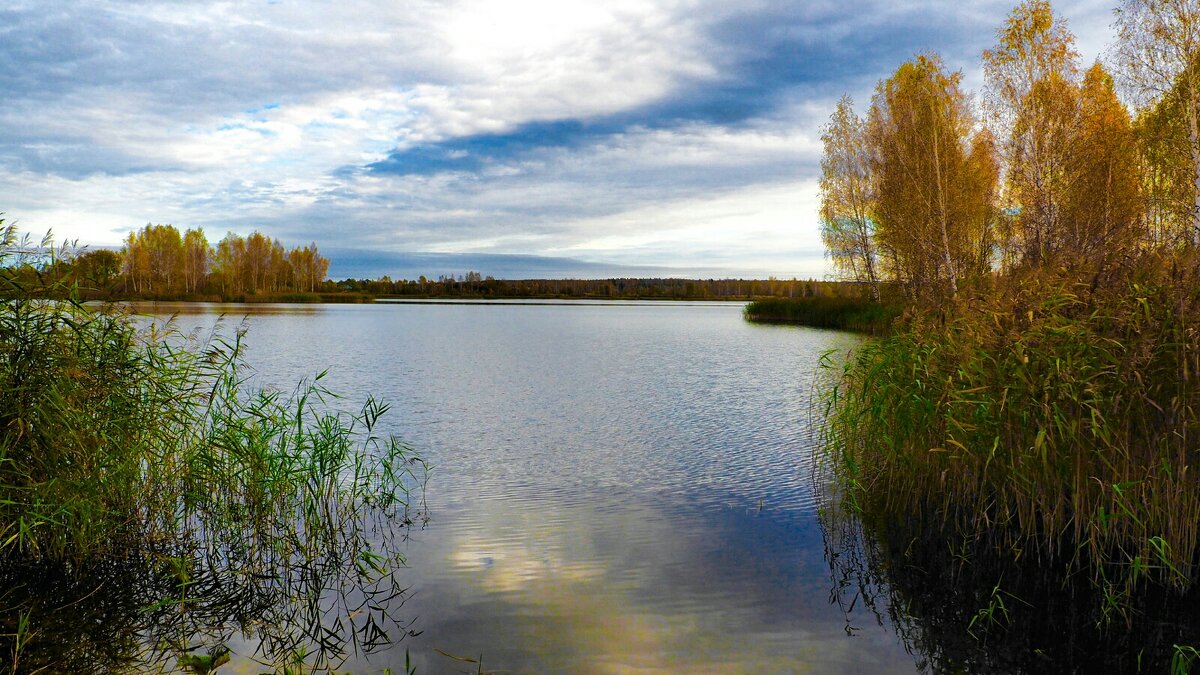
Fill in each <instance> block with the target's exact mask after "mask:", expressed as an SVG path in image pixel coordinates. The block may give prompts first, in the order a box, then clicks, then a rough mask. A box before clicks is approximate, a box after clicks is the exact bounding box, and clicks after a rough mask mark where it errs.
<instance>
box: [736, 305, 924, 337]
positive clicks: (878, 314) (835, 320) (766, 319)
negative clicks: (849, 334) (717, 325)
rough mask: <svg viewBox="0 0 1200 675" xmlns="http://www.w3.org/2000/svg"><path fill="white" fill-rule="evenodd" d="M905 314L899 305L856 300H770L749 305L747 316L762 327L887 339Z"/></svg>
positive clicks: (746, 310) (747, 306)
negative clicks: (827, 330) (800, 328)
mask: <svg viewBox="0 0 1200 675" xmlns="http://www.w3.org/2000/svg"><path fill="white" fill-rule="evenodd" d="M902 312H903V305H902V304H900V303H884V302H879V301H876V300H871V299H870V298H864V297H853V296H827V297H822V296H817V297H812V298H769V299H765V300H754V301H752V302H750V303H748V304H747V305H746V309H745V312H744V313H745V316H746V319H748V320H750V321H757V322H760V323H781V324H796V325H799V326H809V327H812V328H833V329H837V330H847V331H853V332H857V333H866V334H869V335H884V334H886V333H887V332H888V330H890V329H891V327H892V324H893V323H894V322H895V321H896V320H897V318H899V316H900V315H901V313H902Z"/></svg>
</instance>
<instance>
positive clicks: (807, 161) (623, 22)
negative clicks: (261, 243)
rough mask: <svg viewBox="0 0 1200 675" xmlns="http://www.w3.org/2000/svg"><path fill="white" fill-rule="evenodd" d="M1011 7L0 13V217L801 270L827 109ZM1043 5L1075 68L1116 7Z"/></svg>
mask: <svg viewBox="0 0 1200 675" xmlns="http://www.w3.org/2000/svg"><path fill="white" fill-rule="evenodd" d="M1011 7H1012V3H1010V2H968V3H964V2H934V1H927V2H907V1H904V0H901V1H899V2H886V1H880V2H845V1H829V2H827V1H822V0H819V1H817V2H795V1H793V2H755V1H753V0H750V1H745V2H736V3H731V2H725V1H712V0H671V1H662V2H641V1H638V0H608V1H605V2H587V1H582V0H546V1H520V0H505V1H504V2H498V1H492V2H481V1H471V0H468V1H460V0H428V1H426V0H403V1H400V2H397V1H396V0H378V1H376V0H343V1H341V2H337V3H327V2H292V1H290V0H273V1H268V0H261V1H253V2H251V1H244V2H237V1H223V2H201V1H191V0H186V1H185V0H162V1H158V2H155V1H149V0H147V1H142V2H128V1H125V0H121V1H108V2H102V1H92V0H71V1H61V2H59V1H55V0H31V1H26V0H15V1H14V0H8V1H6V2H0V92H3V93H4V101H3V105H0V211H3V212H6V217H8V218H9V219H16V220H17V221H18V222H19V224H20V226H21V227H22V229H23V230H25V231H27V232H31V233H34V234H40V233H41V232H44V231H45V230H46V229H52V230H53V231H54V232H55V233H56V235H57V236H58V237H60V238H64V237H65V238H71V239H78V240H79V241H80V243H83V244H90V245H101V246H102V245H116V244H118V243H119V242H120V240H121V239H122V238H124V236H125V235H126V234H127V233H128V232H129V231H130V230H132V229H136V228H138V227H141V226H142V225H144V224H146V223H148V222H154V223H172V224H174V225H176V226H177V227H179V228H180V229H183V228H188V227H203V228H204V229H205V231H206V232H207V233H208V235H209V238H210V240H214V241H215V240H217V239H219V238H220V237H221V236H223V235H224V233H225V232H228V231H234V232H238V233H241V234H248V233H249V232H250V231H252V230H255V229H257V230H261V231H262V232H264V233H267V234H268V235H270V236H274V237H277V238H279V239H280V240H281V241H282V242H284V243H285V244H300V243H307V242H309V241H316V242H317V244H318V245H319V246H320V247H321V248H322V249H327V250H330V251H332V250H334V249H336V250H337V251H338V256H337V257H335V258H334V263H335V264H334V267H333V269H332V270H331V273H332V275H333V276H335V277H339V276H340V275H339V272H343V273H344V274H345V275H349V274H354V275H355V276H378V275H382V274H392V276H404V275H406V274H407V273H408V272H410V271H416V269H417V268H413V267H412V266H411V265H412V264H417V265H420V264H425V263H423V262H421V261H430V262H429V263H428V264H430V265H435V264H436V265H437V267H431V269H429V270H428V271H427V273H429V274H432V275H436V274H441V273H455V272H465V271H467V270H469V269H478V270H479V271H482V272H484V273H485V274H488V273H495V274H496V276H506V277H520V276H547V275H550V274H553V275H555V276H580V277H590V276H598V275H599V274H600V273H601V272H604V273H606V274H607V273H612V274H620V273H623V272H627V273H629V274H631V275H645V274H649V273H655V274H658V275H673V276H685V277H711V276H737V277H766V276H769V275H774V276H779V277H792V276H799V277H817V278H820V277H823V276H825V275H826V274H827V273H828V269H827V266H826V263H825V261H824V259H823V255H822V250H821V244H820V238H819V235H818V231H817V214H816V212H817V203H818V194H817V178H818V175H819V161H820V152H821V147H820V127H821V125H822V124H823V123H824V122H825V120H826V119H827V118H828V115H829V113H830V112H831V110H832V108H833V104H834V102H835V101H836V99H837V98H838V97H839V96H840V95H841V94H842V93H850V94H851V95H852V96H854V98H855V100H856V102H857V103H858V107H859V108H860V109H862V108H865V107H866V104H867V102H868V101H869V98H870V93H871V91H872V89H873V88H874V85H875V83H876V82H877V81H878V80H879V79H880V78H883V77H886V76H887V75H889V74H890V72H891V71H892V70H894V69H895V67H896V66H897V65H899V63H901V62H902V61H904V60H906V59H908V58H910V57H911V56H912V55H913V54H914V53H915V52H918V51H923V50H936V51H938V52H940V53H941V54H942V56H943V58H944V59H945V60H946V62H947V63H948V64H949V65H950V66H951V67H953V68H961V69H962V70H963V71H964V75H965V77H966V83H967V86H968V87H970V88H973V89H976V88H978V86H979V84H980V75H979V69H978V57H979V53H980V52H981V51H982V50H983V49H986V48H988V47H989V46H991V45H992V43H993V41H994V34H995V30H996V28H997V27H998V26H999V25H1000V24H1001V23H1002V22H1003V20H1004V18H1005V16H1006V15H1007V14H1008V12H1009V11H1010V9H1011ZM1056 9H1057V11H1058V12H1059V13H1060V14H1061V15H1063V16H1064V17H1066V19H1067V21H1068V25H1069V26H1070V28H1071V29H1072V30H1073V31H1074V32H1075V33H1076V34H1077V36H1078V38H1079V48H1080V51H1081V52H1082V55H1083V59H1084V62H1085V63H1090V62H1091V61H1092V60H1093V59H1094V58H1096V57H1097V56H1099V55H1100V54H1101V52H1102V50H1103V48H1104V47H1105V44H1106V42H1107V40H1109V36H1110V29H1109V24H1110V23H1111V19H1112V14H1111V6H1110V5H1108V4H1103V3H1096V2H1064V3H1058V4H1057V5H1056ZM417 253H420V254H427V253H436V254H438V255H433V256H421V255H417V256H414V255H413V254H417ZM414 261H415V262H414ZM488 265H492V266H494V267H495V268H496V270H501V269H502V270H504V271H503V273H498V272H493V271H492V270H490V269H487V266H488ZM523 265H524V266H523ZM400 267H404V272H403V273H401V270H400ZM481 267H482V268H483V269H481ZM523 270H528V272H527V273H525V272H523Z"/></svg>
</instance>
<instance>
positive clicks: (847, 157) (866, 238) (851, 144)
mask: <svg viewBox="0 0 1200 675" xmlns="http://www.w3.org/2000/svg"><path fill="white" fill-rule="evenodd" d="M821 141H822V142H823V143H824V145H825V154H824V155H823V156H822V158H821V240H822V241H823V242H824V243H825V250H826V252H827V253H828V255H829V257H830V259H831V260H832V261H833V265H834V267H835V268H836V269H837V270H838V271H839V272H840V273H841V274H842V276H843V278H846V279H850V280H852V281H861V282H865V283H866V284H868V286H869V287H870V289H871V295H872V298H874V299H876V300H878V299H879V281H880V272H879V269H878V267H879V252H878V250H877V246H876V244H875V220H874V219H875V216H876V203H875V194H874V180H873V176H872V173H871V146H870V144H869V143H868V142H867V126H866V122H865V121H863V120H861V119H859V117H858V115H856V114H855V113H854V109H853V102H852V101H851V100H850V97H849V96H843V97H842V99H841V100H840V101H838V105H837V109H836V110H835V111H834V113H833V115H832V116H831V117H830V119H829V124H828V125H826V127H825V128H824V130H823V133H822V134H821Z"/></svg>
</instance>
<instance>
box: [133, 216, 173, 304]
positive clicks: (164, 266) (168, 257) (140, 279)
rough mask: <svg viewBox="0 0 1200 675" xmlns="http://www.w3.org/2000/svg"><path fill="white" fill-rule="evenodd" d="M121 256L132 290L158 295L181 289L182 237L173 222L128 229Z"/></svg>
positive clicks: (166, 294) (169, 293)
mask: <svg viewBox="0 0 1200 675" xmlns="http://www.w3.org/2000/svg"><path fill="white" fill-rule="evenodd" d="M123 258H124V263H125V266H124V270H123V271H124V273H125V276H126V278H127V279H128V280H129V283H130V285H132V287H133V291H134V293H137V294H146V295H153V296H159V297H161V296H168V295H173V294H176V293H179V292H181V291H182V290H183V271H184V253H183V239H182V238H181V237H180V236H179V230H177V229H175V227H174V226H172V225H150V224H147V225H146V226H145V227H143V228H142V229H141V230H138V231H136V232H131V233H130V234H129V236H128V237H127V238H126V240H125V249H124V251H123Z"/></svg>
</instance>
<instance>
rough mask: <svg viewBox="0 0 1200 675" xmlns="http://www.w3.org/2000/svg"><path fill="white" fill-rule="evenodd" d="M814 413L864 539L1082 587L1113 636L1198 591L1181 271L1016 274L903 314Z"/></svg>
mask: <svg viewBox="0 0 1200 675" xmlns="http://www.w3.org/2000/svg"><path fill="white" fill-rule="evenodd" d="M825 405H826V413H827V419H826V426H825V427H824V431H823V433H824V447H825V453H826V455H825V456H826V459H827V461H828V463H829V465H830V467H831V469H832V471H833V473H834V474H835V476H836V479H837V483H838V484H839V485H840V487H841V489H842V490H843V494H842V497H841V500H842V502H843V503H844V504H846V505H849V507H850V508H851V509H852V510H854V511H855V512H856V513H858V514H859V515H860V516H861V517H862V518H863V519H864V520H866V521H868V522H871V523H875V524H879V525H880V526H882V527H887V524H888V523H895V522H900V521H905V520H907V521H916V522H919V523H922V527H925V528H926V531H928V532H931V533H935V536H938V537H941V538H943V539H944V540H946V541H968V542H974V543H975V544H979V543H985V544H986V548H988V549H989V550H995V551H1003V552H1005V554H1006V555H1008V556H1011V557H1012V558H1013V559H1014V560H1023V561H1025V562H1027V563H1030V564H1042V565H1049V566H1052V567H1053V568H1054V569H1055V573H1056V574H1058V575H1060V578H1067V577H1068V576H1070V575H1076V574H1084V575H1086V576H1088V578H1090V579H1091V580H1092V584H1093V586H1094V587H1095V588H1097V589H1100V590H1101V591H1102V592H1103V594H1104V596H1105V597H1107V598H1108V599H1109V605H1110V611H1109V612H1108V615H1107V618H1108V619H1112V618H1121V619H1123V620H1125V621H1126V622H1128V621H1131V620H1132V617H1131V615H1130V613H1129V609H1130V607H1131V606H1132V604H1134V600H1135V599H1136V597H1137V596H1138V594H1139V593H1140V592H1142V591H1143V590H1144V589H1145V588H1147V587H1150V586H1154V587H1161V588H1165V589H1169V590H1170V591H1171V592H1175V593H1183V592H1186V591H1188V590H1189V589H1191V588H1192V587H1193V586H1194V584H1195V581H1196V580H1197V578H1198V576H1200V567H1198V562H1200V558H1198V556H1200V477H1198V476H1197V475H1196V474H1197V472H1196V470H1195V468H1194V467H1193V464H1195V460H1196V459H1197V452H1198V451H1200V444H1198V443H1200V261H1198V260H1197V258H1196V257H1195V256H1194V255H1178V256H1174V257H1157V256H1150V255H1146V256H1144V257H1142V258H1140V259H1138V260H1135V261H1130V262H1127V263H1126V264H1124V265H1119V266H1113V267H1111V268H1109V269H1106V270H1104V271H1103V272H1101V273H1098V274H1094V275H1093V276H1090V277H1088V278H1078V277H1077V276H1072V275H1070V274H1067V273H1057V274H1056V273H1050V272H1046V271H1042V272H1039V273H1027V274H1023V275H1019V276H1014V277H1012V278H1009V279H1003V280H999V281H996V282H995V287H993V288H986V289H983V290H979V291H976V292H974V293H972V294H968V293H964V294H962V297H960V298H959V299H958V300H957V301H956V302H955V304H954V305H953V306H951V307H948V308H942V309H941V310H939V311H924V312H920V311H914V312H912V313H911V314H910V315H909V316H908V317H907V318H906V320H905V323H904V325H903V326H901V327H900V328H899V329H898V330H897V331H896V332H895V334H893V335H891V336H888V337H885V338H882V339H879V340H876V341H872V342H870V343H867V344H865V345H863V346H862V347H861V348H859V349H858V350H857V352H856V353H855V354H853V355H852V356H851V357H850V358H849V360H848V361H847V362H846V363H845V364H844V366H843V367H842V369H841V371H840V373H838V374H837V375H836V377H835V382H834V383H833V386H831V387H829V388H828V389H827V391H826V398H825ZM975 544H972V546H974V545H975ZM998 592H999V591H998Z"/></svg>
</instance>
